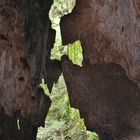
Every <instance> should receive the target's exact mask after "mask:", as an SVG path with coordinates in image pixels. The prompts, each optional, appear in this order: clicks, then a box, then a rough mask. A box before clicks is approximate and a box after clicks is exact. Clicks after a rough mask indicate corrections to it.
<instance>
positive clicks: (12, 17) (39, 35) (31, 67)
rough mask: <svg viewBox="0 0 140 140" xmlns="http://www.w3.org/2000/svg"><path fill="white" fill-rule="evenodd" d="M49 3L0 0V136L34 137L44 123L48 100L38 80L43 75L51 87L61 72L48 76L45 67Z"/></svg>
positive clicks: (50, 36)
mask: <svg viewBox="0 0 140 140" xmlns="http://www.w3.org/2000/svg"><path fill="white" fill-rule="evenodd" d="M52 3H53V1H52V0H0V139H1V140H34V139H36V134H37V128H38V127H39V126H44V121H45V117H46V115H47V112H48V110H49V107H50V105H51V100H50V99H49V97H48V96H47V95H45V93H44V91H43V89H40V88H39V84H40V82H41V79H42V78H45V79H47V80H45V82H47V83H49V82H51V84H50V90H51V88H52V85H53V83H54V82H56V79H58V77H59V75H60V73H61V70H60V72H59V73H56V77H55V78H50V77H49V79H48V75H47V74H48V73H47V71H46V69H47V67H46V65H47V64H48V63H51V60H50V50H51V48H52V47H53V43H54V40H55V31H54V30H53V29H52V28H51V22H50V19H49V15H48V13H49V10H50V8H51V5H52ZM57 65H60V62H57ZM53 66H55V63H54V64H53ZM53 66H52V67H53ZM50 67H51V66H50ZM58 68H60V67H58ZM50 69H51V68H50ZM51 74H52V73H50V74H49V75H51ZM18 125H19V126H18Z"/></svg>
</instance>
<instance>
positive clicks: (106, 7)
mask: <svg viewBox="0 0 140 140" xmlns="http://www.w3.org/2000/svg"><path fill="white" fill-rule="evenodd" d="M60 25H61V33H62V41H63V44H64V45H65V44H68V43H72V42H74V41H75V40H78V39H79V40H80V41H81V44H82V48H83V55H84V60H83V67H82V68H80V67H78V66H76V65H73V64H72V62H70V60H69V59H68V58H67V57H65V56H64V57H62V69H63V74H64V78H65V81H66V85H67V88H68V92H69V97H70V102H71V106H72V107H75V108H78V109H79V110H80V114H81V117H83V118H84V120H85V124H86V126H87V129H88V130H91V131H96V132H97V133H98V134H99V135H100V139H101V140H134V139H136V140H138V139H140V110H139V109H140V101H139V99H140V89H139V85H140V80H139V78H140V2H139V0H123V1H122V0H110V1H108V0H86V1H83V0H77V2H76V6H75V8H74V10H73V12H72V13H71V14H68V15H66V16H64V17H63V18H62V19H61V23H60Z"/></svg>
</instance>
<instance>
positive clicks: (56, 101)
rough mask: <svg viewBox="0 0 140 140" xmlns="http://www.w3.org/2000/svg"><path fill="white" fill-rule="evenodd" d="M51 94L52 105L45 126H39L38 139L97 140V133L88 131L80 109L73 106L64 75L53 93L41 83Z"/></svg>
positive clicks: (46, 91)
mask: <svg viewBox="0 0 140 140" xmlns="http://www.w3.org/2000/svg"><path fill="white" fill-rule="evenodd" d="M41 86H43V88H44V89H45V93H46V94H47V95H49V96H50V98H51V100H52V105H51V108H50V110H49V113H48V115H47V118H46V122H45V128H42V127H41V128H39V130H38V135H37V140H97V139H98V136H97V135H96V133H91V132H89V131H86V127H85V125H84V121H83V119H81V118H80V115H79V111H78V110H76V109H74V108H71V107H70V103H69V99H68V93H67V89H66V85H65V82H64V79H63V76H61V77H60V79H59V81H58V83H57V84H55V85H54V87H53V90H52V93H51V94H50V93H49V92H48V89H47V86H45V85H44V84H41Z"/></svg>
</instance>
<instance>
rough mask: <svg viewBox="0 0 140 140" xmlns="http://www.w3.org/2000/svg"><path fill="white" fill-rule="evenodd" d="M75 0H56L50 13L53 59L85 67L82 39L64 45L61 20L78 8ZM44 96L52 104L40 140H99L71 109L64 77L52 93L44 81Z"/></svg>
mask: <svg viewBox="0 0 140 140" xmlns="http://www.w3.org/2000/svg"><path fill="white" fill-rule="evenodd" d="M75 3H76V1H75V0H69V1H68V0H54V4H53V5H52V8H51V10H50V19H51V22H52V28H53V29H55V30H56V38H55V43H54V47H53V48H52V50H51V59H52V60H60V61H61V57H62V56H63V55H67V56H68V57H69V59H70V60H71V61H72V63H73V64H76V65H78V66H80V67H82V62H83V50H82V47H81V42H80V40H77V41H75V42H73V43H72V44H68V45H65V46H64V45H62V38H61V31H60V26H59V23H60V18H61V17H62V16H63V15H66V14H68V13H70V12H71V11H72V9H73V7H74V6H75ZM40 86H41V87H43V89H44V91H45V93H46V94H47V95H48V96H49V97H50V99H51V101H52V104H51V107H50V109H49V112H48V115H47V117H46V121H45V127H44V128H43V127H40V128H39V129H38V134H37V140H98V139H99V137H98V135H97V134H96V133H95V132H90V131H87V130H86V127H85V124H84V120H83V119H82V118H80V113H79V110H78V109H74V108H71V106H70V102H69V97H68V91H67V87H66V85H65V81H64V77H63V74H62V75H61V76H60V78H59V81H58V83H57V84H54V87H53V89H52V93H51V94H50V92H49V90H48V87H47V85H45V84H44V80H43V81H42V83H41V85H40Z"/></svg>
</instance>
